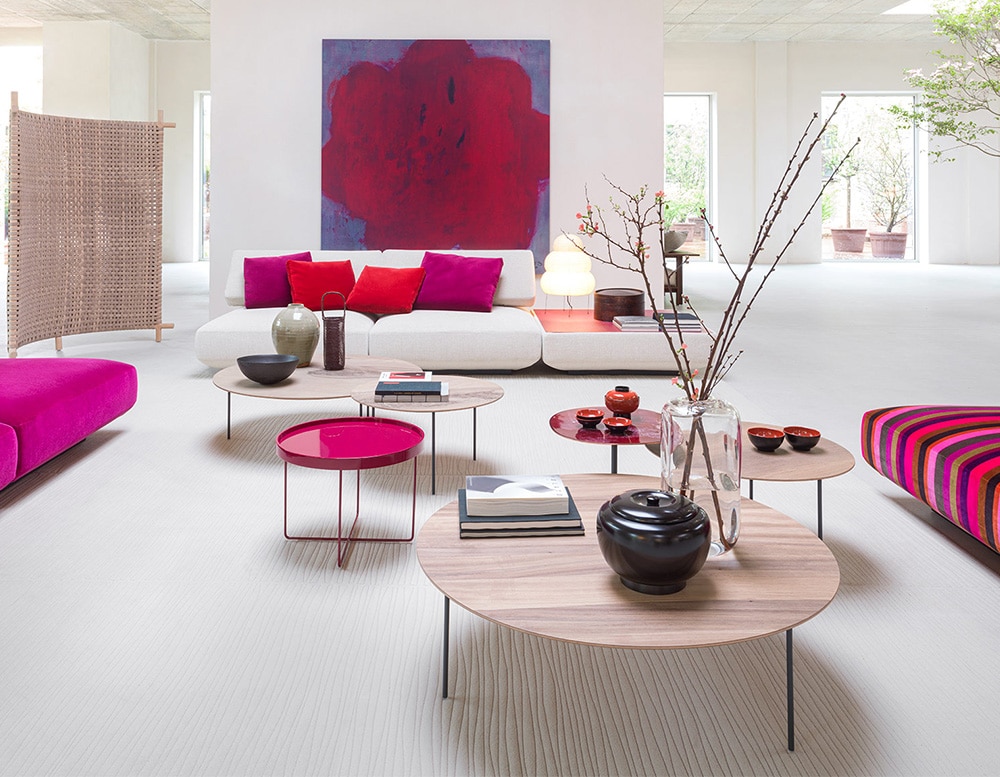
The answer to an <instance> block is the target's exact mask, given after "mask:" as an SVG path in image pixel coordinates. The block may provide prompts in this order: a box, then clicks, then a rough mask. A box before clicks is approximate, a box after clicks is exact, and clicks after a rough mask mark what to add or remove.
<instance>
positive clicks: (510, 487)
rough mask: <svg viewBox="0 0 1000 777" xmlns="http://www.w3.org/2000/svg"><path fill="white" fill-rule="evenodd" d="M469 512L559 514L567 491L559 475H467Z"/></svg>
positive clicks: (566, 501) (566, 507) (565, 509)
mask: <svg viewBox="0 0 1000 777" xmlns="http://www.w3.org/2000/svg"><path fill="white" fill-rule="evenodd" d="M465 504H466V510H467V512H468V514H469V515H562V514H564V513H568V512H569V493H568V492H567V491H566V486H565V485H564V484H563V481H562V478H561V477H559V476H558V475H467V476H466V478H465Z"/></svg>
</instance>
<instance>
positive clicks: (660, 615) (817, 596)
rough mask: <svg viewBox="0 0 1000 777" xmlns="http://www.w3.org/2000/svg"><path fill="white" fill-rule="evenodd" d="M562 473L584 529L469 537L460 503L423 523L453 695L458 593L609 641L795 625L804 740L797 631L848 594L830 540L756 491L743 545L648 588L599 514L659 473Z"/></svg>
mask: <svg viewBox="0 0 1000 777" xmlns="http://www.w3.org/2000/svg"><path fill="white" fill-rule="evenodd" d="M562 478H563V482H564V483H565V484H566V487H567V488H568V489H569V491H570V493H571V494H572V495H573V499H574V500H575V502H576V504H577V506H578V508H579V510H580V514H581V515H582V516H584V524H585V526H586V530H587V533H586V534H585V535H584V536H575V537H574V536H571V537H532V538H527V539H526V538H520V537H515V538H490V539H472V540H469V539H465V540H463V539H460V538H459V531H458V503H457V501H455V502H451V503H449V504H447V505H445V506H444V507H442V508H441V509H440V510H438V511H437V512H436V513H434V514H433V515H432V516H431V517H430V518H429V519H428V520H427V522H426V523H425V524H424V525H423V527H422V528H421V530H420V533H419V535H418V536H417V558H418V559H419V561H420V566H421V567H422V568H423V570H424V574H426V575H427V577H428V579H429V580H430V581H431V583H433V584H434V586H435V587H436V588H437V589H438V590H439V591H441V593H442V594H444V604H445V609H444V617H445V625H444V651H443V653H444V655H443V666H442V671H443V686H442V694H443V696H445V697H447V695H448V646H449V639H448V638H449V605H450V602H451V600H452V599H454V600H455V602H457V603H458V604H459V605H461V606H462V607H463V608H465V609H466V610H468V611H469V612H472V613H474V614H476V615H479V616H480V617H483V618H486V619H487V620H490V621H493V622H494V623H498V624H500V625H503V626H507V627H509V628H512V629H516V630H517V631H522V632H524V633H526V634H534V635H537V636H540V637H546V638H548V639H555V640H560V641H563V642H575V643H582V644H587V645H596V646H601V647H615V648H633V649H640V650H645V649H652V650H671V649H680V648H698V647H709V646H713V645H725V644H730V643H736V642H746V641H748V640H754V639H759V638H761V637H766V636H768V635H771V634H778V633H781V632H785V635H786V636H785V650H786V681H787V705H788V706H787V711H788V749H789V750H792V749H794V696H793V672H792V658H793V652H792V629H793V628H794V627H796V626H799V625H801V624H802V623H804V622H806V621H808V620H809V619H810V618H813V617H814V616H816V615H818V614H819V613H820V612H822V611H823V609H825V608H826V606H827V605H828V604H829V603H830V602H831V601H832V599H833V597H834V595H835V594H836V593H837V588H838V587H839V585H840V570H839V568H838V567H837V562H836V560H835V559H834V557H833V554H832V553H831V552H830V550H829V549H828V548H827V547H826V545H825V544H824V543H823V542H822V541H821V540H820V539H819V538H818V537H816V535H815V534H813V533H812V532H811V531H809V530H808V529H806V528H805V527H803V526H802V525H801V524H799V523H798V522H797V521H795V520H793V519H792V518H789V517H788V516H786V515H782V514H781V513H779V512H777V511H776V510H772V509H771V508H769V507H766V506H765V505H762V504H759V503H757V502H753V501H751V500H749V499H744V500H743V502H742V505H741V511H740V512H741V521H742V529H741V531H740V539H739V542H738V543H737V545H736V547H735V548H734V549H733V550H732V551H731V552H729V553H726V554H723V555H721V556H715V557H713V558H710V559H708V560H707V561H706V562H705V566H704V567H703V568H702V569H701V571H700V572H698V574H696V575H695V576H694V577H693V578H691V580H690V581H688V584H687V585H686V586H685V588H684V589H683V590H682V591H680V592H678V593H676V594H670V595H667V596H651V595H647V594H641V593H638V592H636V591H632V590H630V589H628V588H626V587H625V586H624V585H622V584H621V583H620V581H619V580H618V576H617V575H616V574H615V573H614V572H613V571H612V570H611V568H610V567H609V566H608V565H607V564H606V563H605V562H604V559H603V557H602V555H601V552H600V548H599V546H598V543H597V533H596V528H595V518H596V514H597V511H598V510H599V508H600V506H601V505H602V504H603V503H604V502H605V501H607V500H608V499H610V498H611V497H613V496H615V495H616V494H619V493H622V492H623V491H627V490H629V489H634V488H659V478H654V477H646V476H638V475H563V476H562Z"/></svg>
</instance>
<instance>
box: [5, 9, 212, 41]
mask: <svg viewBox="0 0 1000 777" xmlns="http://www.w3.org/2000/svg"><path fill="white" fill-rule="evenodd" d="M211 10H212V0H0V27H38V26H40V25H42V24H44V23H46V22H91V21H102V22H115V23H116V24H118V25H120V26H122V27H124V28H125V29H126V30H131V31H132V32H135V33H138V34H139V35H141V36H142V37H144V38H151V39H154V40H208V37H209V13H210V11H211Z"/></svg>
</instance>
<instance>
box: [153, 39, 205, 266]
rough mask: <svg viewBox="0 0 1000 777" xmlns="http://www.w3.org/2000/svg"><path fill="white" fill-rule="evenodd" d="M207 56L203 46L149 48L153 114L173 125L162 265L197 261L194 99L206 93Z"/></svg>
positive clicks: (166, 152)
mask: <svg viewBox="0 0 1000 777" xmlns="http://www.w3.org/2000/svg"><path fill="white" fill-rule="evenodd" d="M210 59H211V50H210V46H209V44H208V42H207V41H156V42H154V43H153V63H154V64H153V94H152V97H151V103H152V105H151V110H152V111H153V118H155V117H156V111H159V110H162V111H163V119H164V121H167V122H170V123H173V124H176V125H177V126H176V127H174V128H173V129H167V130H164V135H163V261H164V262H193V261H197V260H198V258H199V256H200V247H199V235H198V221H197V213H198V207H199V202H200V201H199V199H198V191H197V187H196V181H197V176H198V158H197V142H198V138H197V132H198V126H197V122H196V108H197V105H196V98H195V95H196V93H197V92H203V91H208V90H209V88H210V86H211V83H210V81H211V79H210V66H209V64H210Z"/></svg>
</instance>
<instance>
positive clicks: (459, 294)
mask: <svg viewBox="0 0 1000 777" xmlns="http://www.w3.org/2000/svg"><path fill="white" fill-rule="evenodd" d="M420 266H421V267H423V268H424V269H425V270H426V271H427V275H426V277H424V284H423V286H421V287H420V294H418V295H417V301H416V302H415V303H414V304H413V307H414V308H418V309H419V308H423V309H425V310H471V311H473V312H476V313H489V312H490V311H491V310H492V309H493V295H494V293H495V292H496V290H497V283H498V282H499V281H500V270H502V269H503V259H500V258H496V259H487V258H484V257H478V256H475V257H474V256H457V255H455V254H436V253H434V252H432V251H428V252H427V253H425V254H424V260H423V261H422V262H421V263H420Z"/></svg>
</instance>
